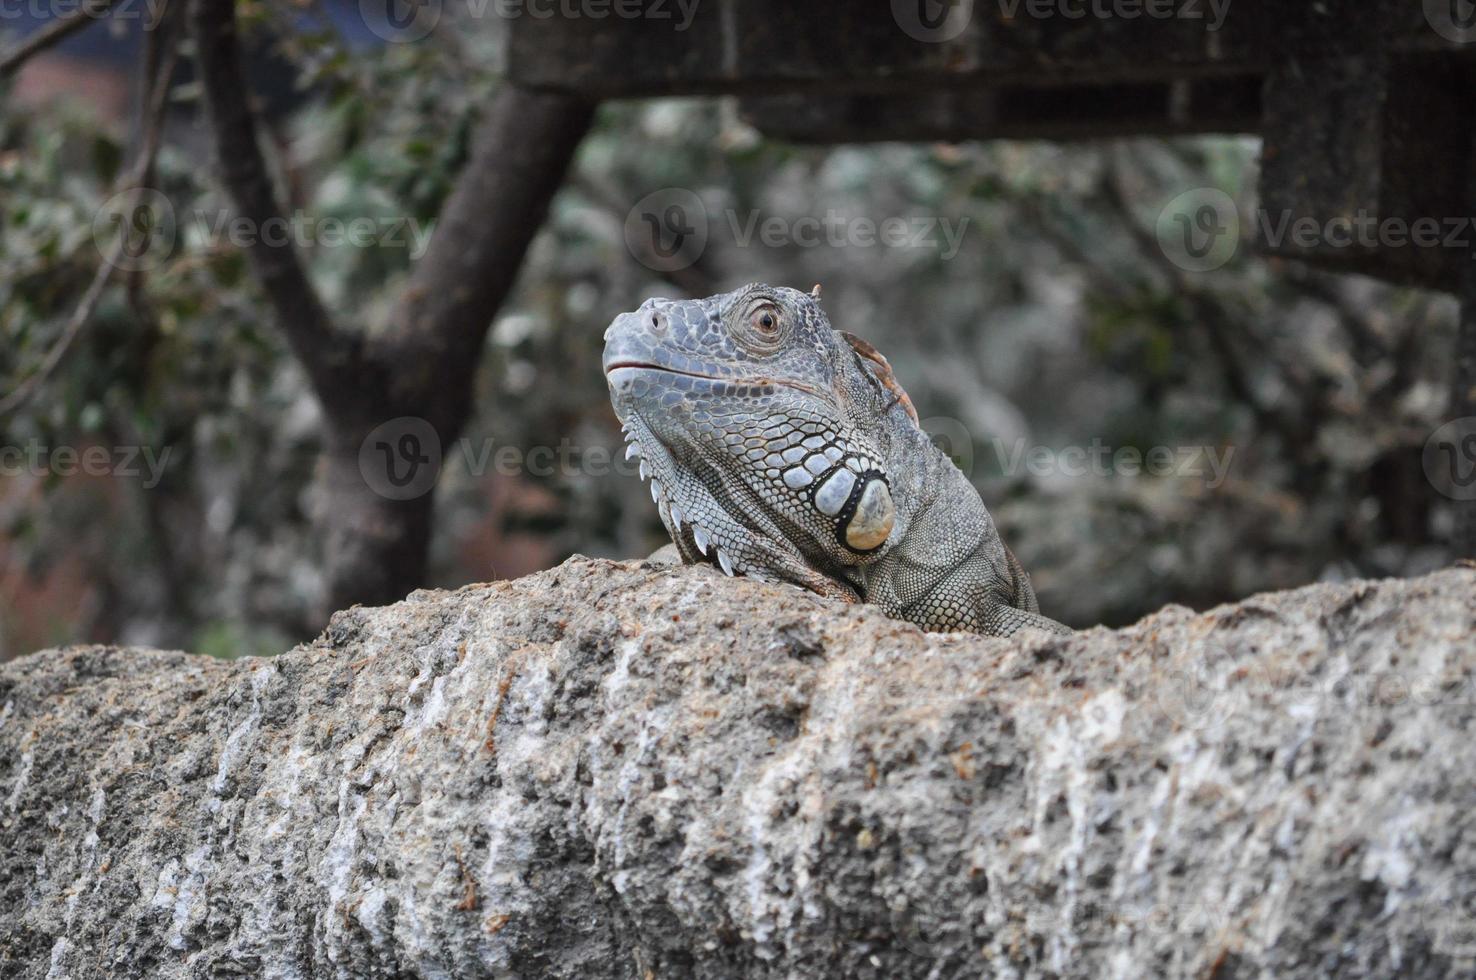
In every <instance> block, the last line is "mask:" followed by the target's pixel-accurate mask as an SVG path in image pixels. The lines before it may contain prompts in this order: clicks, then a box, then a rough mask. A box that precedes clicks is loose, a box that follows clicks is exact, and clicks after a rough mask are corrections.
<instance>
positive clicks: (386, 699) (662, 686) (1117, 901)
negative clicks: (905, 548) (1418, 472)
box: [0, 558, 1476, 980]
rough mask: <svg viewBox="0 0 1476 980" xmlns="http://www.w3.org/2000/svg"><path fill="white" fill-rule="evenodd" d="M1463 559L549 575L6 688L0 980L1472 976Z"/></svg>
mask: <svg viewBox="0 0 1476 980" xmlns="http://www.w3.org/2000/svg"><path fill="white" fill-rule="evenodd" d="M1473 637H1476V572H1473V571H1471V570H1465V569H1453V570H1448V571H1444V572H1440V573H1438V574H1435V575H1431V576H1428V577H1426V578H1423V579H1417V580H1411V581H1387V582H1356V583H1349V584H1344V585H1326V586H1315V587H1312V588H1307V589H1302V590H1299V591H1295V592H1288V593H1281V594H1273V595H1263V596H1258V597H1255V598H1252V599H1249V600H1247V601H1245V602H1243V603H1240V604H1238V605H1235V606H1227V607H1223V608H1220V609H1217V610H1213V611H1211V612H1208V613H1205V614H1202V615H1201V614H1196V613H1193V612H1191V611H1189V610H1185V609H1181V608H1173V607H1171V608H1168V609H1165V610H1163V611H1162V612H1160V613H1159V614H1157V615H1155V616H1152V617H1150V618H1148V619H1146V620H1144V621H1143V622H1141V623H1139V624H1137V625H1135V626H1132V627H1130V628H1128V629H1124V630H1120V631H1107V630H1094V631H1091V632H1086V633H1080V634H1077V635H1074V636H1069V637H1048V636H1044V635H1038V636H1030V637H1028V638H1017V639H1015V640H997V639H983V638H978V637H972V636H929V635H926V634H923V633H920V632H918V631H917V630H916V629H914V628H913V627H911V626H909V625H907V624H904V623H899V622H894V621H891V620H888V619H885V618H883V617H882V616H881V615H879V614H878V613H877V612H875V611H874V610H872V609H868V608H865V607H857V606H841V605H836V604H833V603H827V602H823V601H820V600H818V599H815V598H813V597H811V596H809V595H807V594H805V593H802V592H800V591H798V590H796V589H793V588H790V587H787V586H771V585H764V584H762V583H758V582H753V581H748V580H729V579H724V578H722V577H720V576H719V575H718V574H716V573H715V572H712V571H710V570H708V569H703V568H663V567H657V566H653V565H646V564H641V563H612V562H605V561H591V560H587V559H582V558H575V559H571V560H570V561H569V562H567V563H565V564H564V565H563V566H562V567H560V568H557V569H554V570H552V571H549V572H545V573H542V574H539V575H534V576H530V577H528V578H525V579H521V580H518V581H515V582H504V583H497V584H494V585H477V586H469V587H467V588H463V589H461V590H459V591H456V592H420V593H416V594H414V595H412V596H411V597H410V598H409V599H407V600H406V601H404V602H402V603H399V604H397V605H394V606H390V607H386V608H382V609H364V608H354V609H350V610H348V611H346V612H342V613H339V614H338V615H337V616H335V617H334V619H333V622H332V624H331V625H330V627H329V628H328V629H327V630H326V631H325V632H324V634H323V636H321V637H320V638H319V639H318V640H317V641H316V642H314V643H312V644H308V645H305V646H302V647H299V648H298V649H296V650H293V651H291V652H290V653H287V654H284V655H282V656H280V657H277V658H275V659H265V660H256V659H248V660H240V661H236V662H221V661H215V660H209V659H205V658H201V657H194V656H189V655H186V654H182V653H161V652H156V651H148V650H137V649H117V648H104V647H89V648H76V649H69V650H60V651H55V650H53V651H44V652H42V653H38V654H35V655H33V656H30V657H27V658H24V659H22V660H19V661H16V662H13V663H10V664H7V665H4V666H3V667H0V842H3V849H0V976H7V977H9V976H19V977H28V978H29V977H72V978H92V977H101V976H107V977H226V976H249V977H257V976H262V977H389V976H394V977H478V976H502V977H529V978H538V977H568V978H576V977H577V978H594V977H622V978H623V977H630V978H642V980H643V978H646V977H687V976H703V977H821V976H835V977H852V976H854V977H877V978H892V977H913V976H916V977H980V976H1030V977H1057V976H1061V977H1099V976H1118V977H1127V978H1136V977H1141V976H1150V975H1165V976H1183V977H1190V976H1192V977H1220V978H1226V977H1252V976H1278V977H1286V976H1307V977H1311V976H1331V975H1338V976H1390V975H1394V974H1396V973H1397V974H1401V975H1404V976H1418V977H1437V976H1447V975H1452V974H1458V973H1462V972H1469V971H1470V970H1471V968H1472V965H1473V962H1476V914H1473V913H1476V830H1473V828H1476V782H1473V773H1476V697H1473V678H1472V669H1473V666H1476V640H1473Z"/></svg>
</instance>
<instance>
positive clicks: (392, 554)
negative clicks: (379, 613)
mask: <svg viewBox="0 0 1476 980" xmlns="http://www.w3.org/2000/svg"><path fill="white" fill-rule="evenodd" d="M440 469H441V454H440V440H439V438H437V437H436V435H435V430H434V429H433V428H432V427H431V426H430V425H429V423H425V422H423V421H422V420H419V419H411V418H406V419H404V420H403V421H399V422H396V421H391V422H388V423H386V424H385V425H382V426H380V427H378V428H377V429H376V430H374V431H373V432H370V433H366V434H365V435H364V436H363V437H362V438H358V439H356V438H354V436H352V435H348V434H344V433H343V432H342V431H341V430H336V429H332V428H331V427H330V432H329V435H328V440H327V445H326V447H325V448H324V451H323V455H322V459H321V463H320V468H319V474H318V476H319V479H318V490H319V496H318V506H319V508H320V510H319V512H318V514H317V515H315V525H316V526H317V528H318V529H319V533H321V534H322V536H323V562H324V566H325V568H326V569H327V581H328V590H327V595H326V597H325V598H326V602H327V605H326V607H325V608H323V609H321V610H320V611H319V622H327V620H328V616H329V614H331V613H332V612H333V611H334V610H336V609H347V608H348V607H349V606H352V605H354V604H356V603H362V604H363V605H368V606H380V605H385V604H387V603H390V602H394V601H396V600H398V599H403V598H404V597H405V596H406V595H407V594H408V593H409V592H410V590H411V589H414V588H418V587H420V586H423V585H425V569H426V558H427V554H428V552H429V549H430V536H431V528H432V523H433V518H434V513H435V497H436V494H435V487H436V478H437V476H438V475H439V474H440Z"/></svg>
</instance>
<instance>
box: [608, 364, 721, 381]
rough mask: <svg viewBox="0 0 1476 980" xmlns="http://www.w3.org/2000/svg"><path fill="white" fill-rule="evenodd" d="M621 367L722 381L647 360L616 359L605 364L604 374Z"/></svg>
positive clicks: (613, 371)
mask: <svg viewBox="0 0 1476 980" xmlns="http://www.w3.org/2000/svg"><path fill="white" fill-rule="evenodd" d="M622 368H633V369H637V370H641V371H661V372H664V373H666V374H684V375H686V376H687V377H689V378H701V379H702V380H703V381H722V380H724V379H722V378H715V377H713V376H712V375H710V374H698V373H697V372H695V371H678V370H677V369H676V368H671V367H667V366H666V365H664V364H652V363H650V362H649V361H616V362H614V363H613V364H607V365H605V374H607V375H609V374H614V373H615V372H616V371H619V370H621V369H622Z"/></svg>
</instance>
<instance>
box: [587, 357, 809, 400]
mask: <svg viewBox="0 0 1476 980" xmlns="http://www.w3.org/2000/svg"><path fill="white" fill-rule="evenodd" d="M620 371H658V372H660V373H662V374H677V375H681V376H682V377H687V378H697V379H699V380H702V381H710V382H713V383H714V384H727V385H744V386H748V387H753V386H756V385H777V386H779V387H781V388H792V389H794V390H795V391H803V392H804V393H805V394H807V395H814V396H815V397H817V398H824V397H825V393H824V392H822V391H821V389H820V388H819V386H817V385H812V384H806V383H805V382H803V381H795V380H793V379H787V378H786V379H781V378H770V377H764V376H761V375H753V376H749V377H736V378H729V377H720V376H718V375H713V374H702V373H700V372H698V371H681V370H678V369H676V368H674V367H668V366H666V365H664V364H653V363H650V362H647V361H633V360H620V361H614V362H612V363H609V364H606V365H605V378H606V380H607V381H608V382H609V383H610V384H611V386H612V387H613V386H614V385H615V383H616V379H615V375H616V373H617V372H620Z"/></svg>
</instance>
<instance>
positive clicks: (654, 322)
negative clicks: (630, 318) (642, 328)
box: [651, 313, 666, 333]
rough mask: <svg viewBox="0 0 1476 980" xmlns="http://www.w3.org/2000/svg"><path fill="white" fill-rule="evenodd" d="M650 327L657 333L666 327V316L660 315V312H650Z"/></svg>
mask: <svg viewBox="0 0 1476 980" xmlns="http://www.w3.org/2000/svg"><path fill="white" fill-rule="evenodd" d="M651 329H652V330H655V331H656V332H657V333H660V332H662V331H663V330H665V329H666V317H664V316H662V315H661V314H660V313H652V314H651Z"/></svg>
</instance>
